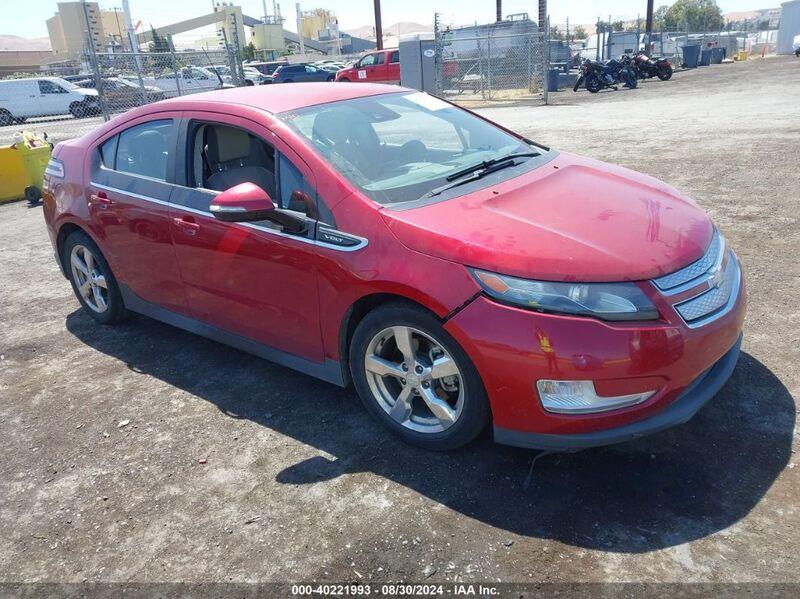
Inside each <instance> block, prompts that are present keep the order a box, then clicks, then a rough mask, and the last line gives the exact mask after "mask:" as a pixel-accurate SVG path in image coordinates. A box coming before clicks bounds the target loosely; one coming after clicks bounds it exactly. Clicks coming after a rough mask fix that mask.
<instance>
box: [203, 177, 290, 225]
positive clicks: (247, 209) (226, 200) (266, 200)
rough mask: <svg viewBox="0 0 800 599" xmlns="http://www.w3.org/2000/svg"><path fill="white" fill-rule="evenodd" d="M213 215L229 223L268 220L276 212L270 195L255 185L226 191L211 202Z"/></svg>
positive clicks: (250, 184)
mask: <svg viewBox="0 0 800 599" xmlns="http://www.w3.org/2000/svg"><path fill="white" fill-rule="evenodd" d="M210 210H211V214H213V215H214V216H215V217H216V218H217V219H219V220H223V221H225V222H229V223H237V222H248V221H253V220H267V219H269V217H270V216H271V215H272V214H273V213H274V212H275V204H273V203H272V198H270V197H269V194H268V193H267V192H266V191H264V190H263V189H261V188H260V187H259V186H258V185H256V184H255V183H240V184H239V185H235V186H234V187H231V188H230V189H226V190H225V191H223V192H222V193H221V194H219V195H218V196H217V197H216V198H214V201H212V202H211V207H210Z"/></svg>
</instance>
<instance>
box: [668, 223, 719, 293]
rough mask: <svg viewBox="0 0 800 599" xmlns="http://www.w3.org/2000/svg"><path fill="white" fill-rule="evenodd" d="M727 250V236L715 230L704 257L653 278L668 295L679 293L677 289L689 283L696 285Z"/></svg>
mask: <svg viewBox="0 0 800 599" xmlns="http://www.w3.org/2000/svg"><path fill="white" fill-rule="evenodd" d="M724 251H725V238H724V237H723V236H722V235H720V234H719V231H714V237H713V238H712V239H711V244H710V245H709V246H708V249H707V250H706V253H705V254H703V257H702V258H700V259H699V260H697V261H696V262H692V263H691V264H690V265H689V266H685V267H683V268H681V269H680V270H676V271H675V272H673V273H671V274H668V275H664V276H663V277H659V278H657V279H653V283H655V284H656V287H658V288H659V289H660V290H661V291H665V292H667V294H668V295H673V294H674V293H677V291H676V290H678V289H680V288H685V287H686V286H687V284H689V283H690V284H691V285H695V284H696V282H695V281H694V280H695V279H699V278H701V277H703V276H705V275H707V273H708V272H709V271H710V270H711V269H712V267H713V266H714V265H715V264H717V263H718V262H719V263H721V262H722V260H721V256H722V253H723V252H724Z"/></svg>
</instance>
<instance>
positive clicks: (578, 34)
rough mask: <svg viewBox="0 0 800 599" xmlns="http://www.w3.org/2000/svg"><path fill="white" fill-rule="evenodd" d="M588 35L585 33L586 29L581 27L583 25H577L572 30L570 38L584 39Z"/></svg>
mask: <svg viewBox="0 0 800 599" xmlns="http://www.w3.org/2000/svg"><path fill="white" fill-rule="evenodd" d="M587 37H589V36H588V35H586V29H584V28H583V25H578V26H577V27H576V28H575V29H574V30H573V32H572V39H576V40H585V39H586V38H587Z"/></svg>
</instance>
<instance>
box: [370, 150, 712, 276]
mask: <svg viewBox="0 0 800 599" xmlns="http://www.w3.org/2000/svg"><path fill="white" fill-rule="evenodd" d="M381 215H382V217H383V218H384V220H385V221H386V223H387V225H388V226H389V228H390V230H391V231H392V232H393V233H394V234H395V236H396V237H397V238H398V240H399V241H400V242H401V243H402V244H404V245H405V246H407V247H408V248H410V249H413V250H416V251H419V252H422V253H425V254H429V255H432V256H437V257H439V258H444V259H446V260H451V261H455V262H460V263H462V264H464V265H467V266H473V267H477V268H482V269H486V270H491V271H494V272H499V273H503V274H509V275H514V276H518V277H527V278H535V279H542V280H550V281H585V282H591V281H638V280H644V279H651V278H654V277H657V276H660V275H663V274H667V273H670V272H673V271H675V270H677V269H679V268H681V267H683V266H685V265H686V264H689V263H690V262H692V261H694V260H697V259H698V258H700V257H701V256H702V255H703V253H704V252H705V250H706V249H707V247H708V245H709V243H710V242H711V236H712V233H713V226H712V224H711V222H710V220H709V219H708V217H707V216H706V214H705V213H704V212H703V211H702V210H701V209H700V208H699V207H698V206H697V204H695V203H694V202H693V201H692V200H690V199H689V198H687V197H685V196H684V195H682V194H681V193H679V192H678V191H677V190H675V189H673V188H671V187H670V186H668V185H666V184H665V183H662V182H661V181H658V180H657V179H654V178H652V177H649V176H647V175H642V174H640V173H636V172H634V171H631V170H628V169H625V168H621V167H617V166H612V165H609V164H604V163H602V162H599V161H595V160H591V159H587V158H581V157H578V156H574V155H570V154H567V153H561V154H559V155H558V156H556V158H554V159H553V160H551V161H549V162H547V163H545V164H544V165H542V166H540V167H538V168H536V169H533V170H531V171H529V172H527V173H525V174H523V175H520V176H519V177H515V178H513V179H510V180H507V181H504V182H502V183H500V184H497V185H491V186H489V187H486V188H485V189H482V190H479V191H476V192H473V193H469V194H467V195H464V196H460V197H456V198H452V199H450V200H443V201H441V202H437V203H433V204H430V205H427V206H422V207H417V208H410V209H405V210H392V209H390V208H384V209H382V210H381Z"/></svg>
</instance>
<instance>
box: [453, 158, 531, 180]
mask: <svg viewBox="0 0 800 599" xmlns="http://www.w3.org/2000/svg"><path fill="white" fill-rule="evenodd" d="M529 156H541V154H540V153H539V152H515V153H514V154H508V155H507V156H501V157H500V158H492V159H491V160H484V161H483V162H480V163H478V164H473V165H472V166H468V167H467V168H463V169H461V170H460V171H456V172H454V173H452V174H451V175H448V176H447V177H445V178H446V179H447V180H448V181H455V180H456V179H460V178H461V177H463V176H464V175H469V174H470V173H474V172H475V171H477V170H480V169H485V168H488V167H490V166H494V165H495V164H500V163H501V162H505V161H507V160H513V159H514V158H526V157H529Z"/></svg>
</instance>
